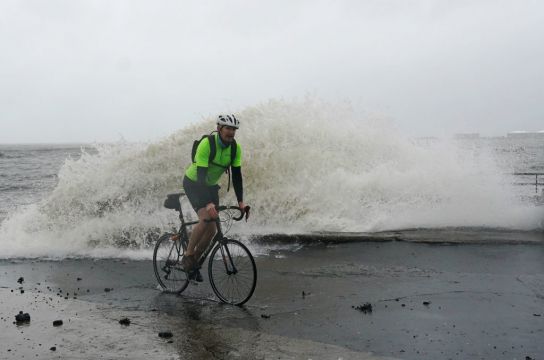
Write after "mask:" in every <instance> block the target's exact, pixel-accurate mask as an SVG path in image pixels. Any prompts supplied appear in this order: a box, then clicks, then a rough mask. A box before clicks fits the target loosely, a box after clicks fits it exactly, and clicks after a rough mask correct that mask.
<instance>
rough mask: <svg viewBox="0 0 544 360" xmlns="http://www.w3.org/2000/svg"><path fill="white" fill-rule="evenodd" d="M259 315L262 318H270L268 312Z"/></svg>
mask: <svg viewBox="0 0 544 360" xmlns="http://www.w3.org/2000/svg"><path fill="white" fill-rule="evenodd" d="M261 317H262V318H263V319H270V315H268V314H261Z"/></svg>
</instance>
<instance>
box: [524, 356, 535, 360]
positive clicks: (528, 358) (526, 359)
mask: <svg viewBox="0 0 544 360" xmlns="http://www.w3.org/2000/svg"><path fill="white" fill-rule="evenodd" d="M525 360H534V359H533V358H532V357H530V356H526V357H525Z"/></svg>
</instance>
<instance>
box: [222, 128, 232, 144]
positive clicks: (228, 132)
mask: <svg viewBox="0 0 544 360" xmlns="http://www.w3.org/2000/svg"><path fill="white" fill-rule="evenodd" d="M219 135H220V136H221V140H223V141H224V142H225V143H227V144H230V143H231V142H232V140H234V135H236V128H234V127H232V126H222V127H220V128H219Z"/></svg>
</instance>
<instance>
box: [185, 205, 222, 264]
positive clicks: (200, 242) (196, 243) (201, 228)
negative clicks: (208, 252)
mask: <svg viewBox="0 0 544 360" xmlns="http://www.w3.org/2000/svg"><path fill="white" fill-rule="evenodd" d="M197 214H198V220H199V221H198V224H196V225H195V226H194V227H193V231H192V233H191V237H190V238H189V245H188V246H187V251H186V252H185V256H187V257H191V256H192V257H194V262H195V263H196V261H197V260H198V257H200V255H201V254H202V253H203V252H204V250H205V249H206V247H207V246H208V244H209V243H210V240H211V239H212V238H213V236H214V235H215V232H216V226H215V222H208V221H206V220H209V219H210V217H209V215H208V212H207V211H206V208H201V209H199V210H198V212H197Z"/></svg>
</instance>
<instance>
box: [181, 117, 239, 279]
mask: <svg viewBox="0 0 544 360" xmlns="http://www.w3.org/2000/svg"><path fill="white" fill-rule="evenodd" d="M239 126H240V123H239V121H238V119H236V117H235V116H234V115H219V116H218V117H217V133H216V134H214V135H213V140H214V141H215V156H214V158H213V159H212V160H211V161H210V152H211V151H212V150H211V146H210V141H209V138H208V137H203V138H202V140H201V141H200V143H199V144H198V147H197V149H196V154H195V157H194V162H193V163H192V164H191V165H190V166H189V167H188V168H187V170H186V171H185V177H184V178H183V188H184V190H185V194H186V195H187V198H188V199H189V201H190V203H191V206H192V207H193V209H195V211H196V213H197V214H198V220H199V222H198V224H196V225H195V226H194V227H193V232H192V233H191V237H190V239H189V245H188V246H187V251H186V252H185V254H184V256H183V259H182V261H181V265H182V266H183V268H184V270H185V271H187V272H189V273H191V276H192V277H194V278H195V279H196V280H197V281H202V275H201V274H200V272H199V270H198V269H197V268H196V267H197V265H198V259H199V258H200V255H202V253H203V252H204V251H205V250H206V248H207V247H208V245H209V243H210V241H211V240H212V238H213V236H214V235H215V233H216V230H217V229H216V225H215V222H214V221H211V220H213V219H215V218H217V216H218V214H217V210H216V208H215V207H216V206H217V205H219V185H218V182H219V179H220V178H221V175H222V174H223V173H224V172H225V170H227V169H228V168H229V166H230V167H231V169H232V186H233V187H234V192H235V194H236V198H237V200H238V206H239V207H240V208H241V209H245V207H246V205H245V204H244V191H243V185H242V170H241V166H242V148H241V147H240V145H239V144H237V143H236V142H234V136H235V135H236V130H238V128H239ZM234 144H236V150H234V149H233V147H234V146H233V145H234ZM232 151H235V152H236V153H235V157H234V159H232V158H231V153H232Z"/></svg>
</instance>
